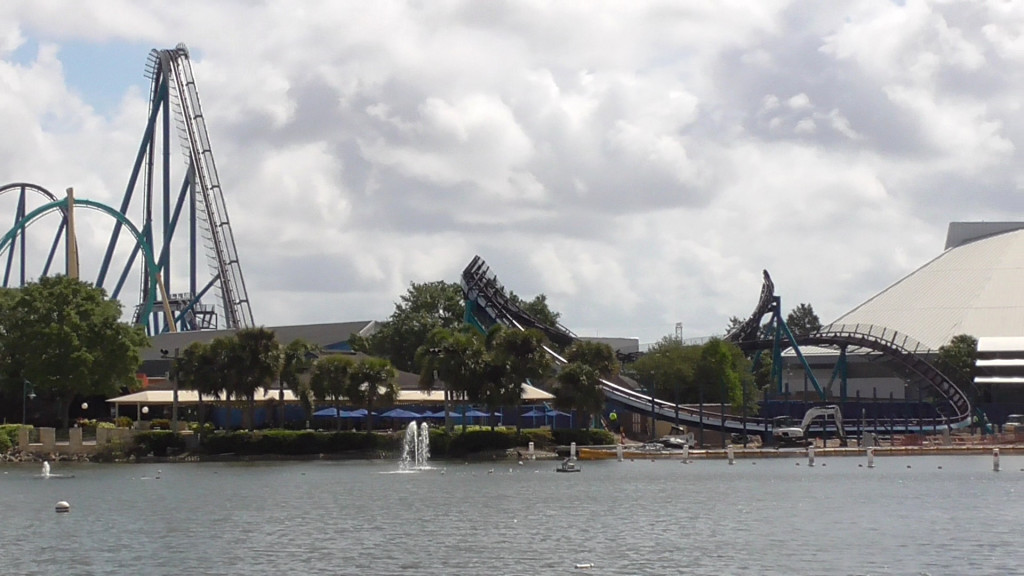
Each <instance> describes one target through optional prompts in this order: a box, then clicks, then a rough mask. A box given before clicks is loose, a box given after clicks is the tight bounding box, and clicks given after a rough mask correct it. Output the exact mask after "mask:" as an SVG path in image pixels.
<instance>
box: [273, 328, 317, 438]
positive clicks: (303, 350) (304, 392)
mask: <svg viewBox="0 0 1024 576" xmlns="http://www.w3.org/2000/svg"><path fill="white" fill-rule="evenodd" d="M319 355H320V347H319V346H317V345H316V344H311V343H309V342H306V341H305V340H303V339H301V338H298V339H295V340H292V341H291V342H289V343H288V345H287V346H285V347H284V349H283V350H282V351H281V372H280V374H278V390H279V392H278V394H279V396H278V400H279V401H280V402H281V418H280V423H281V425H282V426H283V425H284V389H285V387H287V388H288V389H289V390H291V391H292V393H293V394H295V397H296V398H297V399H298V400H299V403H300V404H301V405H302V409H303V411H304V412H305V413H306V421H307V422H308V421H309V420H310V418H312V411H313V403H312V402H311V401H310V396H309V380H308V379H307V378H303V376H304V375H305V374H308V373H309V371H310V370H312V368H313V363H314V362H315V361H316V357H317V356H319Z"/></svg>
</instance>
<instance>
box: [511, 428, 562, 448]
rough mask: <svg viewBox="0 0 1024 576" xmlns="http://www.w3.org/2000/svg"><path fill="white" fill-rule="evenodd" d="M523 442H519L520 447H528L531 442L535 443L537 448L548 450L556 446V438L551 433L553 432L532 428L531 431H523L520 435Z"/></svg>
mask: <svg viewBox="0 0 1024 576" xmlns="http://www.w3.org/2000/svg"><path fill="white" fill-rule="evenodd" d="M520 436H521V437H522V440H521V441H520V442H519V445H520V446H526V445H528V444H529V443H530V442H533V446H534V447H535V448H548V447H551V446H554V445H555V444H556V442H555V437H554V435H553V434H552V433H551V430H543V429H539V428H532V429H529V430H523V431H522V432H521V433H520Z"/></svg>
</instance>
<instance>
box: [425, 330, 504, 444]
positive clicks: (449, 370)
mask: <svg viewBox="0 0 1024 576" xmlns="http://www.w3.org/2000/svg"><path fill="white" fill-rule="evenodd" d="M416 363H417V364H418V365H419V366H421V367H422V368H421V369H420V378H419V386H420V389H421V390H423V391H426V392H430V391H431V390H433V389H434V386H436V384H437V381H438V380H440V381H441V382H442V383H443V384H444V400H445V402H444V412H445V422H444V425H445V430H451V422H450V418H449V413H450V411H451V409H450V406H449V402H450V400H451V399H452V398H453V397H457V398H460V399H463V400H464V399H466V398H467V397H468V396H469V395H471V394H474V395H475V394H476V390H477V388H478V387H479V386H480V383H481V382H482V381H483V379H484V370H485V368H486V365H487V358H486V351H485V350H484V343H483V338H481V335H480V333H479V332H477V331H476V330H475V329H473V328H471V327H466V328H464V329H462V330H449V329H447V328H436V329H434V330H433V331H432V332H431V333H430V334H429V335H428V336H427V341H426V342H425V343H424V344H423V346H420V348H419V350H417V351H416ZM463 424H465V421H463Z"/></svg>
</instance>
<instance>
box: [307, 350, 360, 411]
mask: <svg viewBox="0 0 1024 576" xmlns="http://www.w3.org/2000/svg"><path fill="white" fill-rule="evenodd" d="M355 366H356V361H355V360H354V359H353V358H352V357H351V356H343V355H340V354H334V355H331V356H324V357H323V358H320V359H319V360H317V362H316V364H314V365H313V373H312V376H311V377H310V379H309V389H310V392H312V393H313V397H314V398H316V399H317V400H320V401H321V402H333V403H335V404H337V403H339V402H341V400H342V399H343V398H345V390H346V389H347V388H348V387H349V381H350V377H351V375H352V372H353V370H354V369H355ZM360 384H361V382H360Z"/></svg>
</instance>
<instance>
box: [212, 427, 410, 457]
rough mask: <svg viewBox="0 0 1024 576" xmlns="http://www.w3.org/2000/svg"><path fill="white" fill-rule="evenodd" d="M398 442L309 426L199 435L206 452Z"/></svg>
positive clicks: (317, 449)
mask: <svg viewBox="0 0 1024 576" xmlns="http://www.w3.org/2000/svg"><path fill="white" fill-rule="evenodd" d="M400 443H401V437H400V436H399V435H390V436H389V435H383V434H364V433H362V432H348V431H346V432H332V433H325V432H313V431H311V430H268V431H266V432H246V431H239V432H228V433H225V434H209V435H205V436H204V437H203V449H204V450H205V451H206V452H207V453H210V454H237V455H242V456H255V455H267V454H276V455H283V456H303V455H312V454H339V453H345V452H382V451H383V452H393V451H395V450H397V449H398V448H399V446H400Z"/></svg>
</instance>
